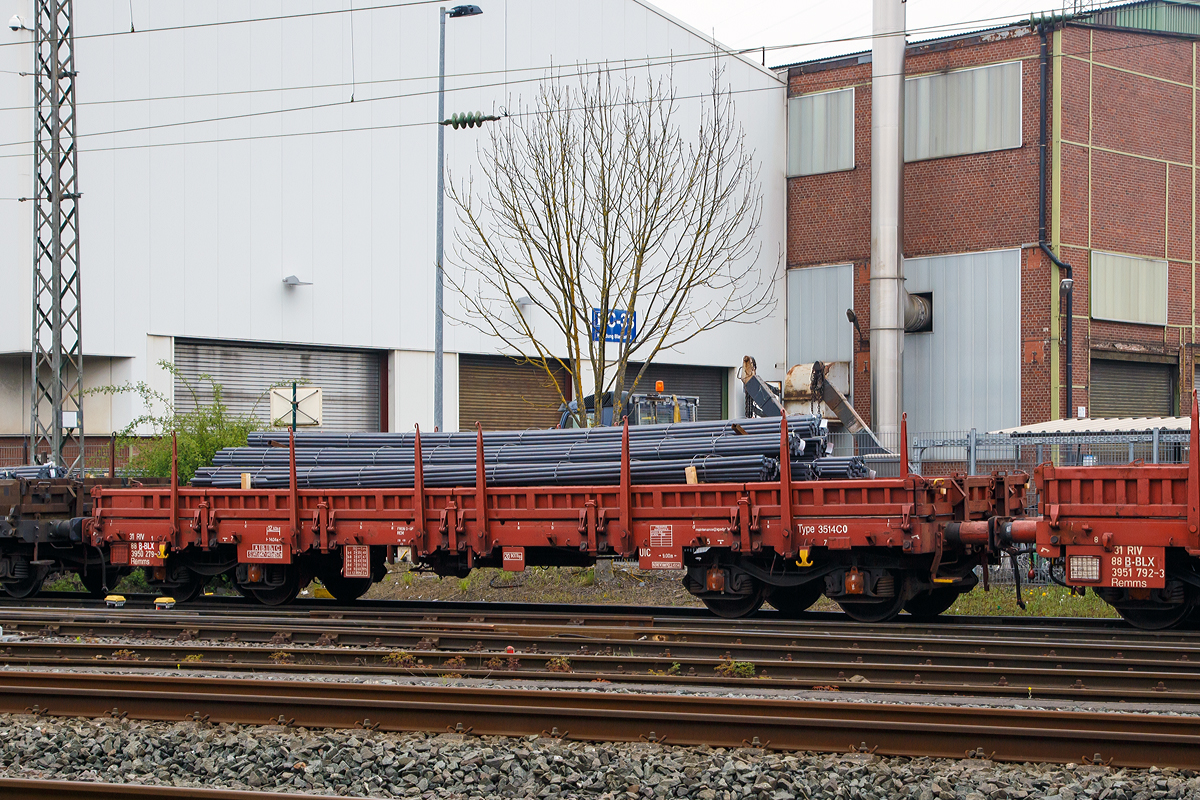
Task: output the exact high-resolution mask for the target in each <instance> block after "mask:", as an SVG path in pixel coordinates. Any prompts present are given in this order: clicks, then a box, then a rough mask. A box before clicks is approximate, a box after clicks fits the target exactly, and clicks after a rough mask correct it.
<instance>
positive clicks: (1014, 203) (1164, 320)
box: [780, 0, 1200, 431]
mask: <svg viewBox="0 0 1200 800" xmlns="http://www.w3.org/2000/svg"><path fill="white" fill-rule="evenodd" d="M1034 22H1035V23H1038V24H1018V25H1011V26H1006V27H1003V28H997V29H993V30H988V31H983V32H979V33H974V34H970V35H963V36H956V37H950V38H944V39H937V40H933V41H925V42H917V43H910V44H909V45H908V48H907V54H906V66H905V75H906V81H905V83H906V85H905V91H904V104H905V106H904V126H903V127H904V160H905V162H906V163H905V166H904V176H903V190H904V222H903V254H904V257H905V263H904V270H905V278H906V286H907V289H908V291H909V292H910V293H912V294H916V295H926V296H927V297H929V298H930V299H931V300H932V304H933V322H932V325H931V326H930V329H929V330H926V331H921V332H916V333H908V334H907V335H906V336H905V337H904V356H903V364H904V373H905V377H904V406H905V409H906V410H907V412H908V414H909V419H910V430H923V431H928V430H966V429H970V428H977V429H980V430H995V429H999V428H1004V427H1011V426H1014V425H1020V424H1027V423H1035V422H1041V421H1045V420H1048V419H1055V418H1059V417H1064V416H1076V415H1077V414H1078V413H1080V409H1082V412H1083V413H1084V414H1085V415H1088V416H1093V417H1127V416H1166V415H1171V414H1175V413H1178V411H1179V408H1180V398H1181V397H1182V396H1184V395H1185V394H1186V392H1188V391H1189V390H1190V389H1191V387H1192V386H1193V383H1194V375H1195V366H1196V357H1197V353H1196V342H1197V328H1196V325H1197V320H1196V309H1197V297H1196V277H1197V276H1196V269H1197V263H1196V235H1197V233H1196V229H1195V219H1196V206H1195V200H1196V188H1197V187H1196V168H1197V158H1196V144H1197V141H1196V138H1197V129H1196V123H1197V120H1198V119H1200V117H1198V116H1197V114H1198V111H1197V92H1198V91H1200V83H1198V81H1197V68H1198V52H1197V48H1198V46H1200V5H1197V4H1196V3H1191V2H1170V1H1168V0H1162V1H1156V2H1142V3H1131V4H1127V5H1122V6H1110V7H1108V8H1106V9H1102V10H1099V11H1095V12H1092V13H1089V14H1084V15H1080V16H1076V17H1070V18H1061V17H1059V18H1056V19H1046V20H1035V21H1034ZM1043 45H1044V49H1043ZM1043 64H1044V65H1045V82H1044V84H1043ZM785 73H786V75H787V79H788V92H789V100H788V128H789V130H788V165H787V172H788V181H787V183H788V190H787V191H788V251H787V260H788V267H789V270H788V361H789V363H792V364H795V363H803V362H809V361H813V360H823V361H848V362H850V363H851V364H852V365H853V375H854V380H853V386H852V391H853V394H854V396H853V400H854V404H855V406H856V408H857V409H858V411H859V412H860V414H862V415H863V416H864V417H866V418H867V419H870V363H869V360H870V359H869V348H868V347H867V345H866V336H867V334H868V332H869V330H870V314H871V310H870V303H869V282H870V281H869V277H870V258H871V241H870V215H871V202H870V201H871V188H870V187H871V142H870V137H871V56H870V54H869V53H864V54H857V55H851V56H847V57H842V58H832V59H824V60H821V61H815V62H808V63H802V64H796V65H792V66H789V67H785V68H781V69H780V74H785ZM1043 107H1044V108H1045V112H1046V114H1045V144H1046V147H1045V166H1044V170H1043V169H1042V159H1041V158H1040V156H1041V149H1042V148H1041V143H1042V125H1043V113H1042V109H1043ZM1042 187H1044V191H1045V195H1044V197H1045V207H1044V217H1045V220H1044V232H1042V231H1041V230H1040V229H1041V228H1042V224H1040V223H1041V213H1040V212H1041V210H1042V209H1041V204H1040V203H1039V191H1040V190H1041V188H1042ZM1043 241H1044V243H1045V244H1046V246H1047V248H1048V249H1049V250H1051V251H1052V252H1053V253H1054V254H1055V255H1056V256H1057V258H1058V259H1059V260H1060V261H1061V262H1063V264H1066V265H1069V266H1070V267H1071V268H1072V269H1071V278H1072V279H1073V282H1074V283H1073V290H1072V292H1071V297H1072V301H1071V302H1072V306H1073V326H1072V327H1073V330H1072V332H1071V338H1072V348H1071V352H1070V354H1069V355H1068V351H1067V346H1066V336H1067V326H1066V313H1067V312H1066V307H1065V306H1066V297H1067V296H1066V294H1065V293H1064V292H1063V289H1064V287H1063V285H1062V279H1063V278H1065V277H1067V272H1066V270H1065V269H1063V268H1061V267H1058V266H1056V265H1055V264H1054V263H1053V261H1052V260H1051V258H1050V257H1049V255H1048V254H1047V253H1045V252H1044V251H1043V249H1042V248H1041V247H1040V246H1039V244H1040V243H1041V242H1043ZM847 309H852V310H853V311H854V313H855V316H856V317H857V320H858V326H859V327H858V329H857V330H856V329H855V327H854V326H853V325H852V324H851V322H850V321H849V320H848V319H847V315H846V311H847ZM1068 358H1069V359H1070V362H1071V363H1070V366H1071V376H1072V379H1071V384H1072V391H1071V392H1070V400H1069V401H1068V392H1067V388H1066V387H1067V383H1066V381H1067V375H1068V371H1067V368H1068V363H1067V362H1068Z"/></svg>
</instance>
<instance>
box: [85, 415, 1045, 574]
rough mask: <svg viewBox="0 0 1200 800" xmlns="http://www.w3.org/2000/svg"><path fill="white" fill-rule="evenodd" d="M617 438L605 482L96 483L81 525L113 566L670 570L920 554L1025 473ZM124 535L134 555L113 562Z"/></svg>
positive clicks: (1014, 492)
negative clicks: (854, 470)
mask: <svg viewBox="0 0 1200 800" xmlns="http://www.w3.org/2000/svg"><path fill="white" fill-rule="evenodd" d="M786 446H787V444H786V422H785V423H784V425H783V426H782V431H781V447H785V448H786ZM624 447H625V457H624V458H623V459H622V468H621V481H620V483H619V485H611V486H609V485H605V486H571V487H560V486H531V487H503V488H498V487H488V486H485V485H483V482H482V469H480V470H479V476H480V480H479V481H478V485H477V486H470V487H458V488H451V489H447V488H430V487H425V486H423V484H422V482H421V479H420V475H419V473H418V477H417V480H416V486H414V487H413V488H396V489H380V488H359V489H354V488H346V489H325V488H322V489H297V488H295V480H294V477H293V480H292V486H291V487H290V488H288V489H215V488H192V487H182V488H170V487H167V488H160V487H153V488H152V487H141V488H128V489H119V490H110V489H104V488H99V489H97V490H95V492H94V493H93V494H94V500H95V502H94V507H93V512H92V515H91V516H90V517H89V518H88V520H87V521H86V535H87V537H88V541H89V542H90V543H91V544H92V545H94V546H96V547H109V548H112V549H113V550H112V551H113V554H114V559H113V560H114V562H115V563H130V564H134V565H138V566H159V565H161V564H163V563H164V562H165V559H166V558H167V557H168V555H169V554H170V553H171V552H172V551H175V550H182V549H185V548H189V547H197V548H200V549H209V548H215V547H219V546H221V545H236V546H237V547H238V556H239V561H241V562H247V563H256V562H257V563H271V562H283V563H290V561H291V559H292V558H293V557H294V556H296V555H298V554H301V553H304V552H309V551H316V552H322V553H327V552H330V551H333V550H336V549H338V548H341V547H345V546H347V545H376V546H388V547H392V546H401V547H411V548H412V549H413V552H414V555H416V556H428V555H430V554H433V553H435V552H438V551H440V552H443V553H450V554H461V555H462V556H464V557H465V558H466V559H467V563H468V565H469V564H470V563H471V562H473V560H474V559H475V558H479V557H485V556H488V555H489V554H492V553H494V552H495V551H496V550H497V549H498V548H500V549H503V548H533V547H538V548H546V547H549V548H560V549H568V550H571V551H576V552H578V553H581V554H586V555H588V556H596V555H621V556H631V555H634V554H637V555H638V556H639V558H640V559H641V560H642V562H643V563H644V564H646V565H647V566H660V567H672V568H673V567H677V566H679V565H680V564H681V563H682V558H683V552H684V550H685V549H686V548H703V547H710V548H728V549H729V550H731V551H733V552H742V553H754V552H761V551H764V550H767V549H769V550H771V551H774V552H775V553H777V554H780V555H783V556H787V557H790V556H794V555H796V554H797V553H799V552H800V551H801V550H803V549H806V548H807V549H811V548H828V549H830V550H849V549H852V548H856V547H887V548H897V549H898V550H899V551H900V552H903V553H906V554H924V553H933V552H937V551H940V549H941V547H942V545H943V543H944V532H945V528H946V526H947V525H948V524H949V523H952V522H967V521H971V520H985V519H987V518H989V517H992V516H995V515H997V514H1006V515H1013V514H1019V512H1020V510H1021V508H1022V507H1023V492H1024V487H1025V484H1026V480H1027V478H1026V476H1024V475H1019V474H1018V475H1008V476H1004V475H1000V476H975V477H960V478H949V479H936V480H926V479H924V478H921V477H920V476H914V475H908V476H905V477H902V478H876V479H858V480H842V481H836V480H834V481H807V482H793V481H792V480H791V478H790V470H789V469H787V468H784V469H783V470H781V472H782V474H781V477H780V478H779V480H777V481H772V482H766V483H746V484H740V483H739V484H674V485H657V484H656V485H632V481H631V479H630V467H629V464H630V461H629V458H628V440H627V438H626V440H625V445H624ZM785 452H786V451H785ZM478 462H479V464H480V465H482V463H483V452H482V444H481V445H480V448H479V451H478ZM784 463H786V459H785V460H784ZM785 497H790V500H791V502H790V503H785V502H783V498H785ZM114 545H116V547H115V548H114ZM127 546H128V547H131V548H132V551H133V559H134V560H133V561H129V562H125V561H122V560H121V559H122V558H123V557H124V555H125V552H126V549H125V548H126V547H127Z"/></svg>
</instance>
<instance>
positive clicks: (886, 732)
mask: <svg viewBox="0 0 1200 800" xmlns="http://www.w3.org/2000/svg"><path fill="white" fill-rule="evenodd" d="M0 711H3V712H8V713H21V712H26V713H36V714H53V715H57V716H87V717H98V716H103V715H105V714H114V715H125V716H127V717H129V718H134V719H142V720H157V721H178V720H183V719H197V720H203V721H208V722H232V723H239V724H258V725H262V724H280V725H289V726H298V727H305V728H328V727H335V728H354V727H360V728H371V729H375V730H384V731H434V732H438V731H446V730H450V731H460V732H462V733H463V734H465V735H470V734H474V735H499V736H527V735H537V734H540V735H544V736H551V737H558V738H570V739H575V740H600V741H614V742H633V741H656V742H666V743H669V744H675V745H702V744H703V745H710V746H716V747H733V748H737V747H751V748H760V749H766V748H770V749H777V750H811V751H818V752H846V751H856V752H872V753H876V754H879V755H905V756H929V757H941V758H963V757H964V756H967V757H983V758H990V759H993V760H998V761H1017V762H1025V761H1033V762H1059V763H1067V762H1076V763H1078V762H1081V761H1082V760H1084V759H1089V760H1099V761H1104V762H1109V763H1112V764H1115V765H1117V766H1129V767H1149V766H1159V767H1168V766H1170V767H1194V766H1195V762H1196V756H1195V753H1196V752H1197V748H1198V747H1200V718H1197V717H1189V716H1167V715H1146V714H1114V713H1082V712H1064V711H1061V710H1055V711H1042V710H1022V709H1000V708H964V707H956V706H922V705H894V704H887V703H851V702H821V701H811V700H809V701H805V700H780V699H777V698H757V697H710V696H680V695H657V694H637V693H603V692H565V691H554V692H547V691H531V690H496V689H486V690H485V689H474V688H463V687H448V686H400V685H379V684H358V683H349V684H347V683H327V682H321V683H313V682H305V681H285V680H239V681H226V680H218V679H211V678H195V677H189V676H149V675H128V674H125V675H99V674H86V673H73V672H53V673H48V672H3V673H0Z"/></svg>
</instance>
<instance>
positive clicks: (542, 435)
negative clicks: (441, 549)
mask: <svg viewBox="0 0 1200 800" xmlns="http://www.w3.org/2000/svg"><path fill="white" fill-rule="evenodd" d="M788 430H789V431H791V432H793V433H795V434H797V435H799V436H800V437H801V438H804V439H815V438H821V439H822V440H824V438H825V437H826V435H827V429H826V428H825V427H823V425H822V420H821V418H820V417H816V416H809V415H803V416H794V417H789V418H788ZM621 431H622V428H620V427H615V426H610V427H603V428H550V429H536V428H535V429H530V430H523V431H485V432H484V434H483V444H484V447H485V448H488V449H491V448H492V447H495V446H499V445H503V444H509V443H513V444H529V445H546V444H551V443H554V442H558V443H563V442H600V441H616V442H617V443H618V444H619V443H620V441H621ZM755 433H771V434H774V435H776V436H778V435H779V420H778V418H772V417H765V418H758V419H730V420H720V421H717V422H675V423H671V424H667V425H633V426H631V427H630V428H629V441H630V442H634V441H637V440H639V439H642V438H646V439H650V440H663V439H673V438H683V439H695V438H698V437H705V436H707V437H713V436H722V435H739V436H740V435H745V434H755ZM415 441H416V433H415V432H413V431H406V432H404V433H321V432H315V431H299V432H297V433H296V446H297V447H366V448H372V449H376V448H380V447H410V448H411V447H412V446H413V443H414V442H415ZM272 443H275V445H276V446H278V445H284V446H286V445H287V443H288V432H287V431H258V432H256V433H251V434H250V437H249V441H248V442H247V444H248V445H249V446H250V447H270V446H271V444H272ZM442 445H447V446H450V447H470V448H474V447H475V431H462V432H459V433H428V432H424V431H423V432H422V433H421V447H422V449H424V448H432V447H439V446H442ZM775 452H776V454H778V448H776V450H775Z"/></svg>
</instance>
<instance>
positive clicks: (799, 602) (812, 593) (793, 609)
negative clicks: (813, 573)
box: [767, 581, 825, 619]
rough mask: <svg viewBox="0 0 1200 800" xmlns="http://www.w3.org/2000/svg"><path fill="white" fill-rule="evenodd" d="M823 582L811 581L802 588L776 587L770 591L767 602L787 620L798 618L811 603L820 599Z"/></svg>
mask: <svg viewBox="0 0 1200 800" xmlns="http://www.w3.org/2000/svg"><path fill="white" fill-rule="evenodd" d="M823 583H824V582H823V581H813V582H811V583H808V584H806V585H804V586H787V587H783V586H777V587H775V588H774V589H772V590H771V594H770V595H768V597H767V602H768V603H770V604H771V606H772V607H774V608H775V609H776V610H778V611H779V613H780V615H781V616H784V617H787V618H788V619H794V618H796V617H799V616H800V615H801V614H803V613H804V612H805V611H807V610H808V609H809V608H810V607H811V606H812V604H813V603H815V602H817V601H818V600H820V599H821V594H822V592H823V590H824V588H825V587H824V585H823Z"/></svg>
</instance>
